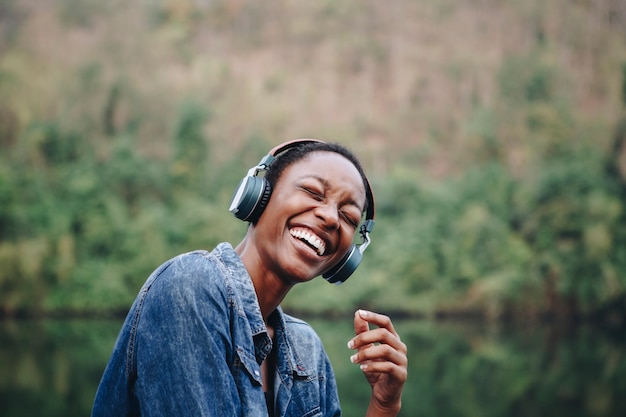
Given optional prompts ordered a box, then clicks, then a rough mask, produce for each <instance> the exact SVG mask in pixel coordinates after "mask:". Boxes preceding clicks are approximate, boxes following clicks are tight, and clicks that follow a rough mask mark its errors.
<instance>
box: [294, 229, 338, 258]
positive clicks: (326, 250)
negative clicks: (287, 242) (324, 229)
mask: <svg viewBox="0 0 626 417" xmlns="http://www.w3.org/2000/svg"><path fill="white" fill-rule="evenodd" d="M294 229H300V230H304V231H306V232H308V233H311V234H312V235H313V236H315V237H317V238H318V239H320V240H321V241H322V242H323V244H324V253H323V255H319V254H318V253H317V251H316V250H315V249H314V248H312V247H311V246H310V245H309V244H308V243H305V242H303V241H302V240H301V239H300V238H298V237H295V236H293V235H292V234H291V233H292V230H294ZM288 231H289V236H290V237H291V238H292V239H294V240H295V241H296V242H297V243H299V244H301V245H303V246H305V247H306V248H307V249H308V251H309V252H311V253H314V254H315V256H316V257H317V258H318V259H319V258H325V257H327V256H328V255H330V254H331V253H333V246H332V244H331V241H330V238H329V237H328V235H327V234H326V233H321V232H319V231H316V230H315V229H314V228H312V227H310V226H306V225H303V224H293V225H290V226H289V227H288Z"/></svg>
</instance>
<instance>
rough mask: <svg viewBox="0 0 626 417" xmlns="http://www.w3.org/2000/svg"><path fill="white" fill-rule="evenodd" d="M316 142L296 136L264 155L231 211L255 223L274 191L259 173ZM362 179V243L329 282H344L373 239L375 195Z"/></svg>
mask: <svg viewBox="0 0 626 417" xmlns="http://www.w3.org/2000/svg"><path fill="white" fill-rule="evenodd" d="M316 142H317V143H324V142H323V141H321V140H318V139H296V140H292V141H289V142H285V143H282V144H280V145H278V146H276V147H274V148H273V149H272V150H271V151H270V152H269V153H268V154H267V155H265V156H264V157H263V158H261V160H260V161H259V163H258V164H257V165H256V166H254V167H252V168H250V170H249V171H248V174H247V175H246V176H245V177H244V178H243V179H242V180H241V181H240V182H239V186H238V187H237V189H236V190H235V193H234V194H233V198H232V201H231V203H230V208H229V209H228V210H229V211H230V212H231V213H233V214H234V215H235V217H237V218H238V219H240V220H243V221H247V222H251V223H255V222H256V221H257V220H258V219H259V217H260V216H261V213H263V210H264V209H265V207H266V206H267V202H268V201H269V199H270V196H271V194H272V187H271V185H270V184H269V182H268V181H267V180H266V179H265V178H264V177H259V176H258V175H259V173H260V172H262V171H267V170H268V169H270V165H271V164H272V162H273V161H274V160H275V159H276V158H277V157H278V156H279V155H280V154H281V153H283V152H286V151H288V150H289V149H291V148H294V147H297V146H302V145H304V144H307V143H316ZM363 180H364V183H365V195H366V198H367V208H366V211H365V221H364V222H363V223H362V224H361V226H360V227H359V235H360V236H361V244H360V245H358V246H357V245H355V244H352V245H351V246H350V249H349V250H348V252H347V253H346V254H345V255H344V257H343V258H342V259H341V260H340V261H339V262H338V263H337V264H336V265H334V266H333V267H332V268H330V269H329V270H328V271H326V272H325V273H324V274H323V275H322V276H323V277H324V278H325V279H326V280H327V281H328V282H330V283H333V284H337V285H339V284H342V283H343V282H344V281H346V280H347V279H348V278H349V277H350V275H352V273H353V272H354V271H355V270H356V268H357V267H358V266H359V264H360V263H361V260H362V259H363V252H364V251H365V249H366V248H367V246H368V245H369V244H370V242H371V240H370V237H369V234H370V232H371V231H372V229H373V228H374V195H373V193H372V188H371V187H370V184H369V182H368V180H367V178H365V177H364V178H363Z"/></svg>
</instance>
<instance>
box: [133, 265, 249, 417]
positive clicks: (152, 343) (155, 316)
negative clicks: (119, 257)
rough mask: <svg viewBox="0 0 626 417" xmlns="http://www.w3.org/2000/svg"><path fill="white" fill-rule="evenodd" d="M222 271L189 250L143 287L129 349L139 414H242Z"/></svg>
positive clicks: (150, 416)
mask: <svg viewBox="0 0 626 417" xmlns="http://www.w3.org/2000/svg"><path fill="white" fill-rule="evenodd" d="M219 274H220V272H219V270H218V269H217V268H216V267H215V266H214V265H212V263H211V262H208V261H207V260H206V257H203V256H199V255H197V256H194V255H187V256H183V257H181V258H179V259H178V260H177V261H175V262H174V263H172V265H171V266H170V267H169V268H167V270H165V271H163V272H162V273H161V274H160V276H159V277H158V279H156V280H154V281H153V282H152V283H151V285H150V288H148V289H147V290H146V294H145V297H144V299H143V302H142V305H141V306H140V309H141V312H140V315H139V319H138V321H137V324H136V327H135V328H134V329H132V331H133V332H135V335H134V338H131V339H134V342H133V345H132V346H129V351H130V352H132V359H131V362H134V363H133V364H132V366H133V368H134V369H135V370H136V374H135V378H136V380H135V381H134V387H133V390H134V396H135V397H136V399H137V401H138V404H139V408H140V413H141V415H142V416H148V417H157V416H191V415H193V416H214V417H221V416H229V417H231V416H239V415H243V413H242V410H241V409H240V408H241V405H240V401H239V399H238V393H237V387H236V384H235V382H234V380H233V375H232V369H231V365H230V364H232V363H233V354H234V353H233V348H232V345H231V336H230V326H229V323H230V320H231V319H232V317H231V316H230V314H231V313H230V311H229V308H228V296H227V292H226V290H225V288H224V285H223V280H220V279H216V276H217V277H218V278H219Z"/></svg>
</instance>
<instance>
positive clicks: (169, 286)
mask: <svg viewBox="0 0 626 417" xmlns="http://www.w3.org/2000/svg"><path fill="white" fill-rule="evenodd" d="M270 321H271V323H272V324H273V325H274V328H275V331H274V341H275V343H276V346H275V347H274V349H275V350H274V352H275V355H276V356H275V363H276V369H275V374H274V407H275V410H274V411H275V415H276V416H293V417H314V416H339V415H341V410H340V407H339V399H338V396H337V387H336V382H335V377H334V374H333V370H332V368H331V365H330V362H329V360H328V357H327V355H326V353H325V351H324V348H323V346H322V343H321V341H320V339H319V338H318V336H317V335H316V333H315V332H314V330H313V329H312V328H311V327H310V326H309V325H308V324H306V323H305V322H303V321H301V320H298V319H295V318H293V317H290V316H288V315H287V314H284V313H283V312H282V310H281V309H280V308H278V309H277V310H276V311H275V312H274V313H273V314H272V315H271V316H270ZM271 350H272V340H271V339H270V338H269V336H268V334H267V329H266V327H265V324H264V322H263V318H262V316H261V311H260V309H259V305H258V301H257V297H256V294H255V292H254V287H253V284H252V280H251V279H250V276H249V275H248V273H247V271H246V269H245V267H244V265H243V263H242V262H241V260H240V258H239V256H238V255H237V254H236V253H235V251H234V250H233V248H232V246H231V245H230V244H228V243H221V244H220V245H218V246H217V247H216V248H215V249H214V250H213V251H212V252H210V253H209V252H206V251H195V252H190V253H187V254H183V255H179V256H177V257H175V258H173V259H171V260H169V261H167V262H165V263H164V264H163V265H161V266H160V267H159V268H157V269H156V270H155V271H154V272H153V273H152V274H151V275H150V277H149V278H148V280H147V281H146V283H145V284H144V285H143V287H142V288H141V290H140V292H139V295H138V296H137V298H136V300H135V302H134V303H133V305H132V307H131V309H130V311H129V313H128V316H127V317H126V320H125V322H124V324H123V326H122V329H121V331H120V334H119V336H118V339H117V341H116V343H115V347H114V349H113V353H112V355H111V358H110V360H109V363H108V364H107V367H106V369H105V371H104V374H103V376H102V380H101V381H100V385H99V387H98V392H97V394H96V398H95V402H94V406H93V410H92V416H93V417H100V416H116V417H119V416H139V415H141V416H168V417H170V416H214V417H218V416H219V417H222V416H223V417H233V416H246V417H257V416H259V417H261V416H263V417H266V416H267V415H268V412H267V406H266V401H265V396H264V393H263V389H262V386H261V381H262V380H261V367H260V364H261V362H262V361H263V359H264V358H265V357H266V356H267V355H268V354H269V353H270V351H271Z"/></svg>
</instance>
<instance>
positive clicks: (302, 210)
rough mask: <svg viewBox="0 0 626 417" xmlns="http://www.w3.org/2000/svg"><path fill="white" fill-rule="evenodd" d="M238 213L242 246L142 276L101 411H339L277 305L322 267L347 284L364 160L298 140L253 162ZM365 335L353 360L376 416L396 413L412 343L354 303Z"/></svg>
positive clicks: (355, 251) (308, 335) (325, 379)
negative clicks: (263, 173) (242, 224)
mask: <svg viewBox="0 0 626 417" xmlns="http://www.w3.org/2000/svg"><path fill="white" fill-rule="evenodd" d="M261 171H267V175H266V177H259V176H258V174H259V173H260V172H261ZM230 210H231V211H232V212H233V213H234V214H235V216H236V217H238V218H240V219H242V220H245V221H249V222H250V227H249V228H248V229H247V232H246V235H245V236H244V238H243V240H242V241H241V242H240V243H239V245H237V246H236V247H235V248H234V249H233V247H232V246H231V245H230V244H229V243H221V244H219V245H218V246H217V247H216V248H215V249H214V250H213V251H212V252H210V253H209V252H206V251H195V252H191V253H187V254H183V255H179V256H177V257H175V258H173V259H171V260H169V261H167V262H166V263H164V264H163V265H161V266H160V267H159V268H157V269H156V270H155V271H154V272H153V273H152V275H151V276H150V277H149V278H148V280H147V281H146V283H145V284H144V286H143V288H142V289H141V291H140V293H139V295H138V296H137V299H136V301H135V303H134V304H133V306H132V307H131V310H130V312H129V313H128V316H127V319H126V321H125V323H124V325H123V327H122V330H121V332H120V335H119V338H118V341H117V342H116V345H115V347H114V350H113V354H112V356H111V358H110V360H109V364H108V365H107V368H106V370H105V372H104V375H103V377H102V380H101V382H100V386H99V389H98V393H97V395H96V399H95V403H94V408H93V412H92V415H93V416H114V415H115V416H117V415H142V416H173V415H199V416H229V417H230V416H244V415H245V416H268V415H269V416H274V415H281V416H303V415H307V416H337V415H340V414H341V409H340V407H339V398H338V395H337V387H336V382H335V378H334V372H333V369H332V367H331V364H330V361H329V359H328V357H327V355H326V353H325V351H324V348H323V345H322V342H321V340H320V339H319V337H318V336H317V334H316V333H315V332H314V330H313V329H312V328H311V327H310V326H309V325H308V324H307V323H305V322H303V321H301V320H299V319H296V318H294V317H291V316H289V315H287V314H285V313H284V312H283V311H282V309H281V308H280V303H281V302H282V300H283V299H284V297H285V296H286V295H287V293H288V292H289V290H290V289H291V288H292V287H293V286H294V285H295V284H296V283H301V282H307V281H310V280H312V279H314V278H315V277H317V276H319V275H323V276H324V277H325V278H326V279H327V280H328V281H330V282H343V281H345V280H346V279H347V278H348V277H349V276H350V275H351V274H352V272H354V270H355V269H356V268H357V267H358V265H359V263H360V260H361V257H362V254H363V251H364V250H365V248H366V247H367V245H368V244H369V241H370V240H369V233H370V232H371V230H372V226H373V219H374V200H373V195H372V192H371V189H370V186H369V183H368V181H367V178H366V176H365V174H364V172H363V169H362V168H361V165H360V164H359V162H358V160H357V159H356V157H354V155H353V154H352V153H351V152H350V151H348V150H347V149H345V148H344V147H342V146H340V145H336V144H328V143H325V142H322V141H318V140H313V139H305V140H298V141H292V142H287V143H285V144H282V145H279V146H278V147H276V148H274V149H273V150H272V151H270V153H269V154H268V155H266V156H265V157H264V158H263V159H262V160H261V162H260V163H259V164H258V165H257V166H256V167H253V168H252V169H250V171H249V172H248V175H247V176H246V177H245V178H244V179H243V180H242V181H241V183H240V186H239V188H238V189H237V191H236V192H235V195H234V197H233V202H232V204H231V207H230ZM363 216H364V217H365V220H364V222H363V224H362V225H361V226H360V227H359V223H360V222H361V219H362V218H363ZM357 229H358V231H359V234H360V236H361V239H362V243H361V244H360V245H358V246H357V245H355V244H354V243H353V240H354V235H355V233H356V232H357ZM370 326H374V327H375V328H370ZM354 332H355V336H354V337H353V338H352V339H350V340H349V341H346V344H347V345H348V347H349V348H350V349H353V350H354V354H353V355H352V356H351V357H350V361H351V362H353V363H355V364H358V365H359V367H360V369H361V370H362V372H363V374H364V375H365V378H366V380H367V381H368V382H369V384H370V385H371V388H372V395H371V399H370V403H369V407H368V409H367V411H366V415H367V416H370V417H373V416H396V415H397V414H398V413H399V411H400V406H401V395H402V390H403V387H404V384H405V382H406V377H407V356H406V355H407V351H406V345H405V344H404V343H403V342H402V341H401V339H400V336H399V335H398V334H397V332H396V331H395V329H394V326H393V324H392V323H391V321H390V319H389V318H388V317H387V316H384V315H381V314H377V313H374V312H370V311H364V310H359V311H357V312H356V313H355V316H354ZM216 398H220V401H215V399H216Z"/></svg>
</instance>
